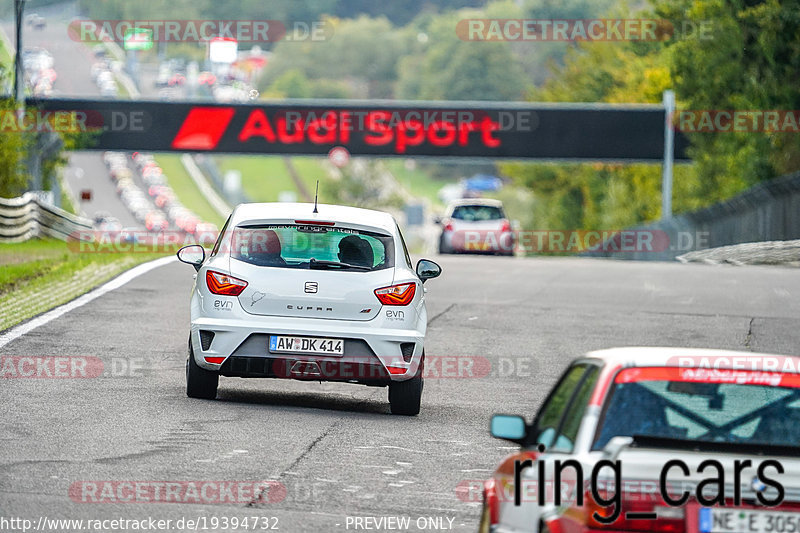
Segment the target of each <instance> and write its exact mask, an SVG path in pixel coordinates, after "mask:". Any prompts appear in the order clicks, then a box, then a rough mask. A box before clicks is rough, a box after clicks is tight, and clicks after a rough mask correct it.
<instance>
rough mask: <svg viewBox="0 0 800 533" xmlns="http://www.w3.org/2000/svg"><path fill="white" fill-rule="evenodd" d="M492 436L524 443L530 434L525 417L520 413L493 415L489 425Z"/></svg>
mask: <svg viewBox="0 0 800 533" xmlns="http://www.w3.org/2000/svg"><path fill="white" fill-rule="evenodd" d="M489 431H490V432H491V434H492V437H494V438H496V439H503V440H508V441H511V442H515V443H517V444H522V443H523V442H524V441H525V437H526V436H527V434H528V427H527V425H526V424H525V419H524V418H522V417H521V416H518V415H493V416H492V422H491V424H490V426H489Z"/></svg>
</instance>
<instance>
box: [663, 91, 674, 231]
mask: <svg viewBox="0 0 800 533" xmlns="http://www.w3.org/2000/svg"><path fill="white" fill-rule="evenodd" d="M674 114H675V92H674V91H670V90H666V91H664V163H663V165H662V167H661V220H668V219H670V218H672V163H673V160H674V159H675V130H674V129H673V125H672V117H673V115H674Z"/></svg>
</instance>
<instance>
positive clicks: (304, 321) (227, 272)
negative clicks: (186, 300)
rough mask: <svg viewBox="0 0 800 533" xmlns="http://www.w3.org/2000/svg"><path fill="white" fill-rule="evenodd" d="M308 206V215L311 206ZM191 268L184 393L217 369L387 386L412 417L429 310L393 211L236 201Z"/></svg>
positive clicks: (209, 385) (189, 251) (203, 394)
mask: <svg viewBox="0 0 800 533" xmlns="http://www.w3.org/2000/svg"><path fill="white" fill-rule="evenodd" d="M317 211H318V212H317ZM178 258H179V259H180V260H181V261H183V262H185V263H189V264H191V265H193V266H194V267H195V269H196V270H197V277H196V281H195V284H194V287H193V289H192V296H191V331H190V338H189V358H188V361H187V366H186V392H187V395H188V396H190V397H192V398H206V399H213V398H215V397H216V395H217V386H218V383H219V376H232V377H271V378H288V379H300V380H312V381H341V382H352V383H361V384H365V385H372V386H388V387H389V403H390V405H391V410H392V413H394V414H403V415H416V414H418V413H419V410H420V400H421V396H422V386H423V383H422V370H423V362H424V350H423V344H424V341H425V331H426V328H427V312H426V310H425V297H424V290H423V288H422V283H424V282H425V281H426V280H428V279H430V278H435V277H436V276H438V275H439V274H440V273H441V268H440V267H439V265H437V264H436V263H434V262H432V261H428V260H425V259H422V260H420V261H419V262H418V263H417V266H416V270H415V269H414V268H413V267H412V265H411V259H410V257H409V254H408V250H407V249H406V245H405V243H404V242H403V237H402V235H401V233H400V229H399V227H398V225H397V222H395V220H394V218H393V217H392V216H391V215H389V214H387V213H382V212H379V211H371V210H366V209H358V208H353V207H343V206H334V205H319V206H318V209H317V208H315V206H314V205H313V204H296V203H267V204H242V205H239V206H238V207H237V208H236V209H235V210H234V211H233V213H232V214H231V216H230V218H229V219H228V221H227V222H226V224H225V226H224V227H223V229H222V231H221V232H220V236H219V238H218V239H217V242H216V243H215V245H214V248H213V249H212V250H211V253H210V255H209V256H208V257H207V258H206V255H205V250H204V249H203V248H202V247H201V246H199V245H192V246H186V247H184V248H182V249H181V250H180V251H179V252H178Z"/></svg>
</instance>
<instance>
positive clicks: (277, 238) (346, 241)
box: [231, 224, 394, 271]
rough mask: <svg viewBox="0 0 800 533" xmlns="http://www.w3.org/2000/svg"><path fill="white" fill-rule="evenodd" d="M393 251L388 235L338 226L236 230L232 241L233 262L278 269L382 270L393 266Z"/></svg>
mask: <svg viewBox="0 0 800 533" xmlns="http://www.w3.org/2000/svg"><path fill="white" fill-rule="evenodd" d="M393 250H394V240H393V239H392V236H391V235H387V234H383V233H378V232H370V231H361V230H357V229H353V228H347V227H339V226H337V227H335V228H331V227H326V226H317V225H302V224H266V225H255V226H237V227H236V228H235V229H234V231H233V234H232V237H231V257H232V258H233V259H237V260H239V261H243V262H245V263H250V264H253V265H258V266H269V267H281V268H319V269H322V268H325V269H336V270H352V271H367V270H382V269H385V268H390V267H393V266H394V253H393ZM312 260H313V261H312ZM325 263H327V264H325ZM334 263H336V264H334ZM348 265H349V266H348Z"/></svg>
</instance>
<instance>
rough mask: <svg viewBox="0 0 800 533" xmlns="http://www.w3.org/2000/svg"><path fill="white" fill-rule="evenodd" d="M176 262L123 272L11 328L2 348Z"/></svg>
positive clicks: (170, 259)
mask: <svg viewBox="0 0 800 533" xmlns="http://www.w3.org/2000/svg"><path fill="white" fill-rule="evenodd" d="M176 260H177V258H176V257H175V256H170V257H162V258H161V259H156V260H155V261H150V262H148V263H143V264H141V265H139V266H135V267H133V268H132V269H130V270H127V271H125V272H123V273H122V274H120V275H119V276H117V277H116V278H114V279H112V280H111V281H109V282H107V283H105V284H104V285H101V286H99V287H97V288H96V289H93V290H91V291H89V292H87V293H86V294H84V295H83V296H79V297H78V298H76V299H74V300H72V301H71V302H67V303H65V304H63V305H60V306H58V307H56V308H55V309H51V310H50V311H47V312H46V313H44V314H42V315H39V316H37V317H35V318H32V319H30V320H28V321H27V322H25V323H23V324H20V325H19V326H16V327H13V328H11V329H10V330H8V331H7V332H5V333H3V334H2V335H0V348H2V347H4V346H5V345H6V344H8V343H9V342H11V341H13V340H16V339H18V338H20V337H22V336H23V335H25V334H26V333H29V332H31V331H33V330H34V329H36V328H38V327H39V326H43V325H45V324H47V323H48V322H52V321H53V320H55V319H56V318H58V317H60V316H61V315H64V314H66V313H69V312H70V311H72V310H73V309H77V308H79V307H82V306H84V305H86V304H88V303H89V302H91V301H92V300H94V299H96V298H99V297H101V296H103V295H104V294H106V293H107V292H111V291H113V290H114V289H118V288H120V287H122V286H123V285H125V284H126V283H128V282H129V281H132V280H134V279H136V278H138V277H139V276H141V275H142V274H146V273H148V272H150V271H151V270H153V269H154V268H158V267H160V266H164V265H166V264H168V263H171V262H173V261H176Z"/></svg>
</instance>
